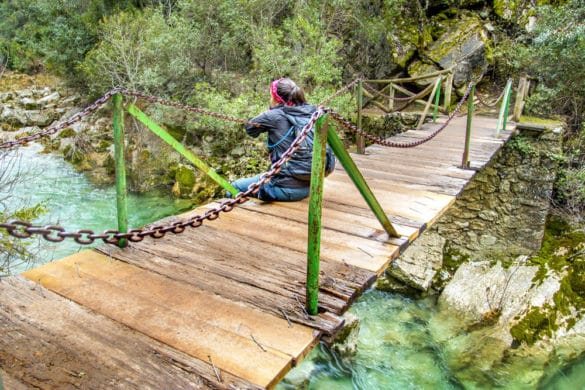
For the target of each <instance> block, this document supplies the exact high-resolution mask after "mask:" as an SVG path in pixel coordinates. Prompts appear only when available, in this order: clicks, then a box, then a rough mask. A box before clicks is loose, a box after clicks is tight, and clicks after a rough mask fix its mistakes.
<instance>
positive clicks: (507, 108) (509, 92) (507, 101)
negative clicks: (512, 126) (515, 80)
mask: <svg viewBox="0 0 585 390" xmlns="http://www.w3.org/2000/svg"><path fill="white" fill-rule="evenodd" d="M511 98H512V80H511V79H510V80H508V92H507V93H506V101H505V105H504V122H503V124H502V130H503V131H506V126H507V124H508V113H509V110H510V99H511Z"/></svg>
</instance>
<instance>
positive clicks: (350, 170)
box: [327, 126, 400, 237]
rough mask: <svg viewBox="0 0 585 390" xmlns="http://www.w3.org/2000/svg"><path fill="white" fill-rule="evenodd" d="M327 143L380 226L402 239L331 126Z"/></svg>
mask: <svg viewBox="0 0 585 390" xmlns="http://www.w3.org/2000/svg"><path fill="white" fill-rule="evenodd" d="M327 143H328V144H329V146H330V147H331V149H333V153H335V156H336V157H337V159H338V160H339V162H340V163H341V165H342V166H343V169H345V171H346V172H347V174H348V175H349V177H350V178H351V180H352V181H353V184H355V186H356V187H357V189H358V190H359V192H360V194H362V196H363V198H364V200H365V201H366V203H367V204H368V206H370V209H371V210H372V212H373V213H374V215H375V216H376V218H377V219H378V221H379V222H380V224H382V227H383V228H384V230H385V231H386V232H387V233H388V234H389V235H390V236H392V237H400V234H398V232H396V229H394V226H392V223H391V222H390V220H389V219H388V216H387V215H386V213H385V212H384V209H382V206H381V205H380V203H379V202H378V200H377V199H376V197H375V196H374V193H373V192H372V190H371V189H370V187H369V186H368V183H367V182H366V179H364V177H363V176H362V174H361V172H360V170H359V169H358V167H357V166H356V165H355V162H354V161H353V159H352V158H351V156H350V155H349V153H348V152H347V150H345V147H344V145H343V141H341V140H340V139H339V137H338V136H337V133H336V132H335V129H334V128H333V127H332V126H330V127H329V129H328V130H327Z"/></svg>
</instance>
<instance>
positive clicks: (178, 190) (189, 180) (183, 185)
mask: <svg viewBox="0 0 585 390" xmlns="http://www.w3.org/2000/svg"><path fill="white" fill-rule="evenodd" d="M194 185H195V171H194V170H193V168H191V167H189V166H187V165H182V164H181V165H179V166H178V167H177V170H176V171H175V184H174V186H173V194H174V195H175V196H176V197H189V196H191V193H192V192H193V186H194Z"/></svg>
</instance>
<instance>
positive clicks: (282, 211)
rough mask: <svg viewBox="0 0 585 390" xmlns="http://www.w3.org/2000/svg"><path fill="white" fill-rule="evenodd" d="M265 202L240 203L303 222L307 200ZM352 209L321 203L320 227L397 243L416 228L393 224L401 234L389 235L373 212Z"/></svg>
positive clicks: (409, 235) (263, 212) (404, 240)
mask: <svg viewBox="0 0 585 390" xmlns="http://www.w3.org/2000/svg"><path fill="white" fill-rule="evenodd" d="M265 206H267V204H265V203H261V202H254V201H253V202H247V203H245V204H244V205H242V207H243V208H245V209H246V210H250V211H253V212H257V213H259V214H262V215H263V214H267V215H273V216H276V217H279V218H283V219H291V220H293V221H297V222H304V223H307V214H308V210H307V206H308V202H307V200H304V201H299V202H275V203H272V204H270V205H269V206H268V207H265ZM354 211H355V213H352V212H351V211H348V210H346V211H343V212H341V211H339V210H335V209H333V208H330V207H327V205H324V206H323V210H322V227H323V228H325V229H330V230H336V231H340V232H344V233H347V234H352V235H355V236H359V237H363V238H367V239H374V240H376V241H380V242H385V243H390V244H393V245H397V246H402V245H405V243H406V242H407V241H409V240H411V239H412V237H413V236H414V235H416V233H417V231H418V229H415V228H412V227H409V226H399V224H394V225H395V228H396V230H397V231H398V232H399V233H400V234H401V235H402V236H403V237H401V238H395V237H390V236H389V235H388V233H386V232H385V231H384V230H383V228H382V225H381V224H380V222H379V221H378V220H377V219H376V217H375V216H374V214H373V213H370V215H369V216H367V217H366V216H364V215H362V212H361V211H358V210H357V209H355V210H354ZM260 218H262V217H260Z"/></svg>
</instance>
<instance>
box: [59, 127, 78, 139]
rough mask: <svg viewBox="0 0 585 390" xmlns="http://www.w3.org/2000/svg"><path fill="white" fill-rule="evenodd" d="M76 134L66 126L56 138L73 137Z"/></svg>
mask: <svg viewBox="0 0 585 390" xmlns="http://www.w3.org/2000/svg"><path fill="white" fill-rule="evenodd" d="M76 135H77V132H76V131H75V130H73V129H72V128H71V127H67V128H65V129H63V130H61V132H60V133H59V135H58V136H57V137H58V138H73V137H75V136H76Z"/></svg>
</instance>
